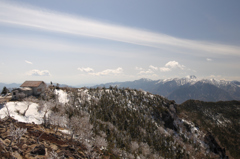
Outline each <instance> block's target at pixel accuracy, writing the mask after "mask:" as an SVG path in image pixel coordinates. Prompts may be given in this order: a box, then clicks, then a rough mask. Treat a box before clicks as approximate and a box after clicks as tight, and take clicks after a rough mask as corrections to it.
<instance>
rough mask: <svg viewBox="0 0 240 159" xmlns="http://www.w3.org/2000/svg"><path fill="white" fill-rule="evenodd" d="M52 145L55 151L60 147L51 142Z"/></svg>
mask: <svg viewBox="0 0 240 159" xmlns="http://www.w3.org/2000/svg"><path fill="white" fill-rule="evenodd" d="M50 147H51V149H53V150H54V151H56V150H57V149H58V147H57V145H53V144H51V145H50Z"/></svg>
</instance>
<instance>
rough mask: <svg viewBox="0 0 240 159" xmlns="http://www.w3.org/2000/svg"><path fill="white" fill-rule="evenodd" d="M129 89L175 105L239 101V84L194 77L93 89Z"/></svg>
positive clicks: (131, 82) (107, 85) (145, 81)
mask: <svg viewBox="0 0 240 159" xmlns="http://www.w3.org/2000/svg"><path fill="white" fill-rule="evenodd" d="M99 86H100V87H107V88H108V87H110V86H113V87H115V86H117V87H129V88H133V89H143V90H145V91H148V92H151V93H153V94H159V95H162V96H164V97H167V98H169V99H171V100H175V101H176V102H177V103H182V102H184V101H186V100H188V99H196V100H203V101H221V100H223V101H227V100H240V87H239V86H240V82H238V81H225V80H217V79H198V78H197V77H196V76H194V75H190V76H187V77H184V78H171V79H160V80H150V79H146V78H142V79H139V80H135V81H128V82H116V83H107V84H101V85H97V86H95V87H99Z"/></svg>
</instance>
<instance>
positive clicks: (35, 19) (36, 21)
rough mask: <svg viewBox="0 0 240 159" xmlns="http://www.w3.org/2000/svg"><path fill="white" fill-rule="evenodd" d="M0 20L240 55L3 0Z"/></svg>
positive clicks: (236, 49) (205, 44)
mask: <svg viewBox="0 0 240 159" xmlns="http://www.w3.org/2000/svg"><path fill="white" fill-rule="evenodd" d="M0 12H1V14H0V23H4V24H9V25H14V26H21V27H30V28H35V29H41V30H47V31H53V32H61V33H67V34H74V35H79V36H88V37H95V38H103V39H109V40H115V41H121V42H126V43H132V44H137V45H144V46H150V47H156V48H164V49H170V50H171V49H172V48H176V50H178V49H190V50H194V51H201V52H205V53H212V54H224V55H230V54H231V55H237V56H239V55H240V51H239V50H240V47H238V46H231V45H223V44H218V43H213V42H207V41H194V40H187V39H181V38H176V37H173V36H169V35H165V34H161V33H154V32H149V31H144V30H140V29H135V28H130V27H125V26H119V25H113V24H108V23H101V22H99V21H94V20H90V19H86V18H82V17H76V16H72V15H66V14H62V13H57V12H50V11H47V10H44V11H42V10H41V9H40V8H36V7H22V6H18V5H14V4H11V5H10V4H8V3H6V2H0Z"/></svg>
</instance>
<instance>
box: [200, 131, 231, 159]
mask: <svg viewBox="0 0 240 159" xmlns="http://www.w3.org/2000/svg"><path fill="white" fill-rule="evenodd" d="M204 142H205V143H206V144H207V145H208V146H209V148H210V151H212V152H214V153H215V154H218V155H220V156H221V158H222V159H228V156H226V151H225V148H221V146H219V144H218V143H217V141H216V140H215V138H214V137H213V135H212V134H211V133H210V132H208V133H207V134H206V135H205V137H204Z"/></svg>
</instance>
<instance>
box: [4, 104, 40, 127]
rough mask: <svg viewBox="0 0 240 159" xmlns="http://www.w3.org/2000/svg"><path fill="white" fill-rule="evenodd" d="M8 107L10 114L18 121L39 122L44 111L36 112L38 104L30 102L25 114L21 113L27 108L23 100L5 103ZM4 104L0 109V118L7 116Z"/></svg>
mask: <svg viewBox="0 0 240 159" xmlns="http://www.w3.org/2000/svg"><path fill="white" fill-rule="evenodd" d="M6 106H7V107H8V110H9V113H10V116H11V117H12V118H14V119H16V120H18V121H20V122H24V123H32V122H34V123H35V124H41V123H42V121H43V120H42V119H43V115H44V112H38V110H37V107H38V104H36V103H31V104H30V106H29V109H28V110H27V112H26V114H25V116H23V115H22V113H23V112H24V111H25V110H26V109H27V105H26V104H25V103H24V102H8V103H6ZM6 106H4V107H3V108H1V109H0V118H1V119H2V118H4V117H6V116H7V108H6Z"/></svg>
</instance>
